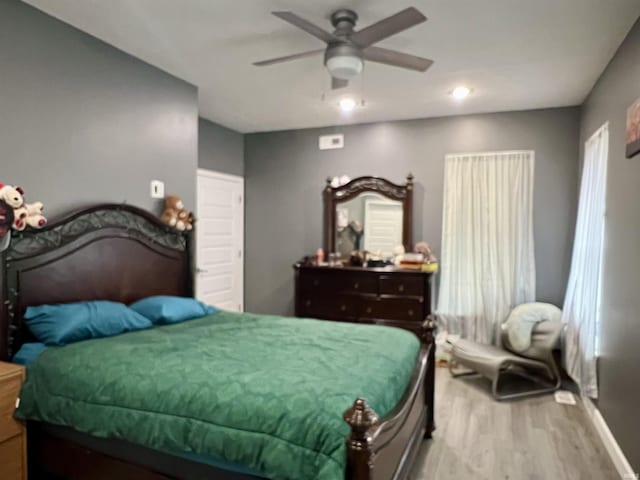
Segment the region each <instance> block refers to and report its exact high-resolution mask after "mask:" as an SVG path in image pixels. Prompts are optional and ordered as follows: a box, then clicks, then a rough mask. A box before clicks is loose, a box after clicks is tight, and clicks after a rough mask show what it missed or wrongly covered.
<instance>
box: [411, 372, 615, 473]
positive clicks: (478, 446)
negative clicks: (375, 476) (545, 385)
mask: <svg viewBox="0 0 640 480" xmlns="http://www.w3.org/2000/svg"><path fill="white" fill-rule="evenodd" d="M435 413H436V426H437V429H436V431H435V432H434V436H433V439H432V440H431V441H428V442H426V443H425V444H424V446H423V447H422V449H423V450H422V452H421V454H420V458H419V459H418V461H417V463H416V466H415V468H414V471H413V474H412V480H418V479H420V480H466V479H470V480H471V479H473V480H507V479H508V480H609V479H611V480H614V479H615V480H619V479H620V477H619V475H618V474H617V472H616V470H615V468H614V466H613V463H612V462H611V459H610V458H609V457H608V455H607V453H606V451H605V449H604V446H603V444H602V442H601V441H600V439H599V437H598V436H597V434H596V432H595V430H594V428H593V425H592V424H591V422H590V420H589V418H588V417H587V413H586V411H585V410H584V407H583V405H582V403H581V402H580V400H578V404H577V405H561V404H559V403H556V402H555V400H554V397H553V395H544V396H538V397H529V398H524V399H520V400H511V401H502V402H496V401H494V400H493V398H492V397H491V394H490V385H489V382H488V381H487V380H485V379H484V378H482V377H479V376H471V377H459V378H451V377H450V375H449V372H448V371H447V369H445V368H437V369H436V411H435Z"/></svg>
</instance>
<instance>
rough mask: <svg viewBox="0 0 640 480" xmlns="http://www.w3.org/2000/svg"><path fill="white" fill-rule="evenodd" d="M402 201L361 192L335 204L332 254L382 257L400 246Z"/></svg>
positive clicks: (391, 253)
mask: <svg viewBox="0 0 640 480" xmlns="http://www.w3.org/2000/svg"><path fill="white" fill-rule="evenodd" d="M402 215H403V213H402V202H399V201H397V200H390V199H389V198H386V197H384V196H382V195H380V194H378V193H372V192H364V193H361V194H359V195H358V196H356V197H354V198H352V199H351V200H347V201H346V202H341V203H338V204H337V205H336V217H335V218H336V229H335V232H336V233H335V235H336V237H335V245H336V249H335V250H336V252H337V253H339V254H340V256H341V257H348V256H349V255H350V254H351V252H352V251H354V250H367V251H369V252H372V253H375V254H379V255H381V256H382V257H389V256H391V255H393V250H394V248H395V247H396V246H398V245H402V226H403V222H402V220H403V218H402Z"/></svg>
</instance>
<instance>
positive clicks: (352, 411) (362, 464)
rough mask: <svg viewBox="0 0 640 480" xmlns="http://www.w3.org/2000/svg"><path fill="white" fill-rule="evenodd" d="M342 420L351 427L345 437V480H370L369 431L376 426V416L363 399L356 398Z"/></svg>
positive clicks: (371, 468) (371, 466) (370, 445)
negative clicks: (346, 479) (348, 479)
mask: <svg viewBox="0 0 640 480" xmlns="http://www.w3.org/2000/svg"><path fill="white" fill-rule="evenodd" d="M342 418H344V421H345V422H347V423H348V424H349V426H350V427H351V434H350V435H349V436H348V437H347V475H346V478H350V479H353V480H370V479H371V478H373V449H372V443H373V440H372V438H371V435H370V433H369V429H370V428H371V427H373V426H375V425H377V424H378V415H377V414H376V412H375V411H374V410H373V409H372V408H371V407H369V405H367V402H366V401H365V399H364V398H358V399H357V400H356V401H355V402H354V403H353V405H352V406H351V408H349V409H348V410H347V411H346V412H344V414H343V415H342Z"/></svg>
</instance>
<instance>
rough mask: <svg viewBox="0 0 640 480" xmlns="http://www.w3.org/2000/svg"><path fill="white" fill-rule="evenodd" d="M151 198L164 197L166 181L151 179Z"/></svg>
mask: <svg viewBox="0 0 640 480" xmlns="http://www.w3.org/2000/svg"><path fill="white" fill-rule="evenodd" d="M151 198H164V182H162V181H160V180H151Z"/></svg>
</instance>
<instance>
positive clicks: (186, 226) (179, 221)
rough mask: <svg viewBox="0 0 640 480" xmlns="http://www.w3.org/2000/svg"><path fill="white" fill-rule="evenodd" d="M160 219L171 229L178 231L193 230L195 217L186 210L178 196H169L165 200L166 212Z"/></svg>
mask: <svg viewBox="0 0 640 480" xmlns="http://www.w3.org/2000/svg"><path fill="white" fill-rule="evenodd" d="M160 219H161V220H162V221H163V222H164V223H165V224H167V225H169V226H170V227H174V228H175V229H176V230H180V231H184V230H192V229H193V215H192V214H191V212H190V211H189V210H187V209H186V208H184V204H183V203H182V200H180V197H179V196H177V195H169V196H167V198H165V200H164V212H162V215H161V216H160Z"/></svg>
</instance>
